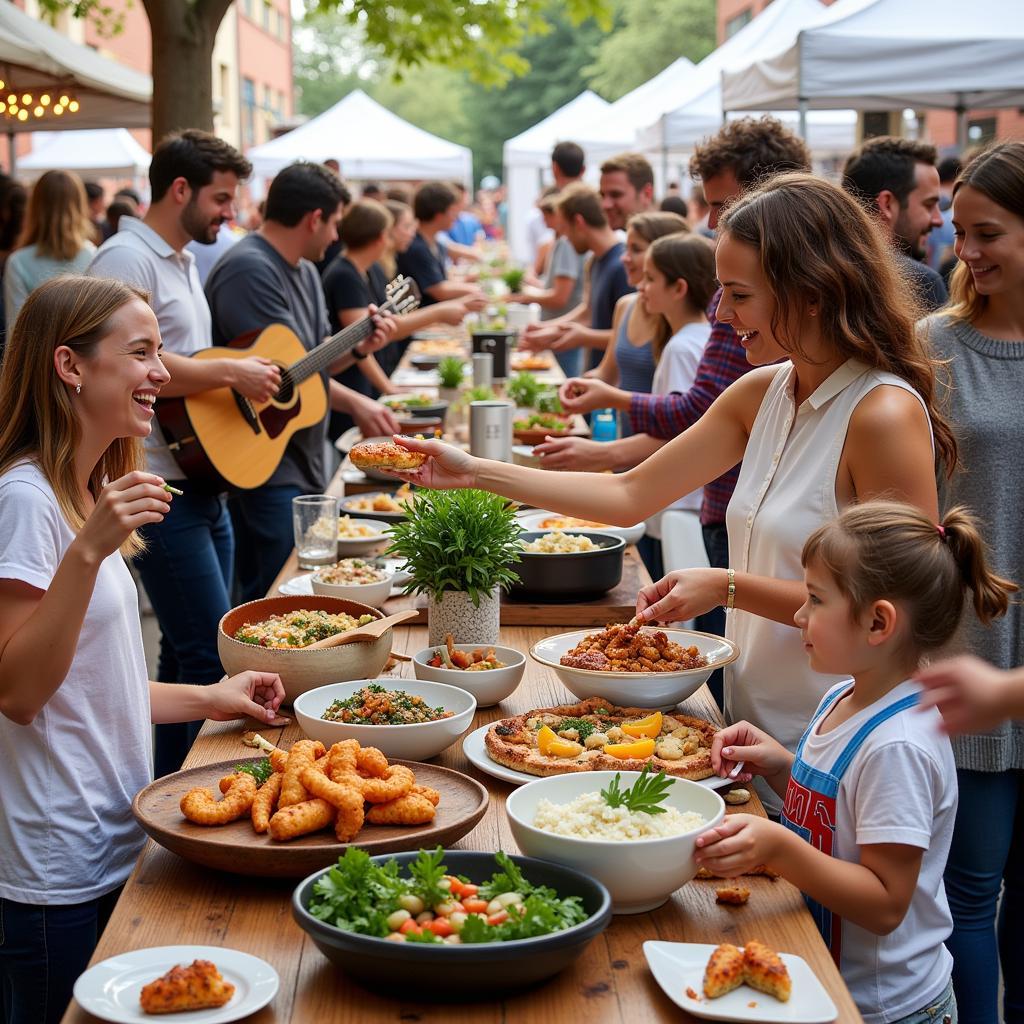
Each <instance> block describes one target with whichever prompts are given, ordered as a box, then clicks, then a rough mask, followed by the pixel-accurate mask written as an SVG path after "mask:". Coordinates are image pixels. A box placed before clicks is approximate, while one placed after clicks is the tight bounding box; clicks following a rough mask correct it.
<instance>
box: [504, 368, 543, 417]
mask: <svg viewBox="0 0 1024 1024" xmlns="http://www.w3.org/2000/svg"><path fill="white" fill-rule="evenodd" d="M543 390H544V388H543V385H542V384H541V383H540V381H539V380H537V378H536V377H535V376H534V375H533V374H532V373H530V372H529V371H528V370H523V371H522V372H521V373H517V374H516V375H515V376H514V377H512V378H510V379H509V382H508V383H507V384H506V385H505V395H506V397H507V398H508V399H509V400H510V401H512V402H515V403H516V407H517V408H519V409H532V408H533V407H534V404H535V403H536V401H537V398H538V396H539V395H540V393H541V392H542V391H543Z"/></svg>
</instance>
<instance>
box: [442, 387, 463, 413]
mask: <svg viewBox="0 0 1024 1024" xmlns="http://www.w3.org/2000/svg"><path fill="white" fill-rule="evenodd" d="M461 394H462V392H461V391H460V390H459V389H458V388H444V387H441V388H438V389H437V397H438V398H439V399H440V400H441V401H442V402H447V403H448V410H449V412H450V411H451V407H452V406H453V405H454V404H455V403H456V402H457V401H458V400H459V396H460V395H461Z"/></svg>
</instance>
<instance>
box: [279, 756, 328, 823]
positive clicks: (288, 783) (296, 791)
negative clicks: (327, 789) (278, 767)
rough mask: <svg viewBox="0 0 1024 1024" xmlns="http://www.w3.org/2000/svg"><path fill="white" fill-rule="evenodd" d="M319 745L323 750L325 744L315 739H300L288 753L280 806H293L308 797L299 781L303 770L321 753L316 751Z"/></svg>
mask: <svg viewBox="0 0 1024 1024" xmlns="http://www.w3.org/2000/svg"><path fill="white" fill-rule="evenodd" d="M317 746H319V747H320V751H321V753H322V752H323V744H322V743H321V744H317V743H316V742H315V741H313V740H299V741H298V743H296V744H294V745H293V746H292V749H291V751H290V752H289V754H288V763H287V765H285V769H284V782H282V783H281V796H280V799H279V800H278V801H277V803H278V806H279V807H291V806H292V804H300V803H302V801H303V800H305V799H307V797H308V795H309V794H308V793H307V792H306V789H305V787H304V786H303V785H302V783H301V782H300V781H299V779H300V777H301V775H302V770H303V769H304V768H309V767H310V766H311V765H312V764H313V762H314V761H315V760H316V758H317V757H319V756H320V754H318V753H316V748H317Z"/></svg>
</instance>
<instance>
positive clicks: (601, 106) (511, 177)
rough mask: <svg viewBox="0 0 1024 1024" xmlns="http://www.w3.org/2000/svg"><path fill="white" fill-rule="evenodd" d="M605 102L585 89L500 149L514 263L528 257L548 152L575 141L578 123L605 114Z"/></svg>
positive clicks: (548, 164) (546, 174) (548, 175)
mask: <svg viewBox="0 0 1024 1024" xmlns="http://www.w3.org/2000/svg"><path fill="white" fill-rule="evenodd" d="M608 107H609V104H608V101H607V100H603V99H601V97H600V96H598V95H597V93H596V92H592V91H591V90H590V89H587V90H586V91H585V92H581V93H580V94H579V96H577V97H576V98H575V99H572V100H570V101H569V102H568V103H566V104H565V106H564V107H559V109H558V110H556V111H555V112H554V113H553V114H549V115H548V116H547V117H545V118H544V120H543V121H538V122H537V124H535V125H533V126H532V127H531V128H527V129H526V131H524V132H521V133H520V134H519V135H517V136H516V137H515V138H514V139H509V140H508V141H507V142H506V143H505V145H504V146H503V147H502V162H503V163H504V166H505V186H506V190H507V202H508V241H509V245H510V247H511V249H512V252H513V254H514V255H515V257H516V259H519V260H526V259H529V257H530V252H529V249H530V246H529V242H528V240H527V234H526V225H527V222H528V220H529V217H530V213H531V211H532V210H533V204H534V201H535V200H536V198H537V196H538V195H539V194H540V192H541V190H542V189H543V187H544V183H545V181H550V180H551V173H550V167H551V150H552V149H554V147H555V143H556V142H563V141H568V140H572V141H576V139H575V132H576V128H577V127H578V125H579V124H580V122H581V121H589V120H590V119H591V118H592V117H595V116H597V115H599V114H600V113H601V112H602V111H606V110H608Z"/></svg>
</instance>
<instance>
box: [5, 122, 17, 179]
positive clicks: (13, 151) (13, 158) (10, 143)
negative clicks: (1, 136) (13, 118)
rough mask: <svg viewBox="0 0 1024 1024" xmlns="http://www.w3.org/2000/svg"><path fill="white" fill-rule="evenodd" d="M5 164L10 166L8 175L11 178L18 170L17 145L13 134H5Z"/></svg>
mask: <svg viewBox="0 0 1024 1024" xmlns="http://www.w3.org/2000/svg"><path fill="white" fill-rule="evenodd" d="M7 162H8V163H9V164H10V168H9V171H8V173H9V174H10V176H11V177H12V178H13V177H14V175H15V174H16V173H17V170H18V144H17V141H16V138H15V135H14V132H8V133H7Z"/></svg>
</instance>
